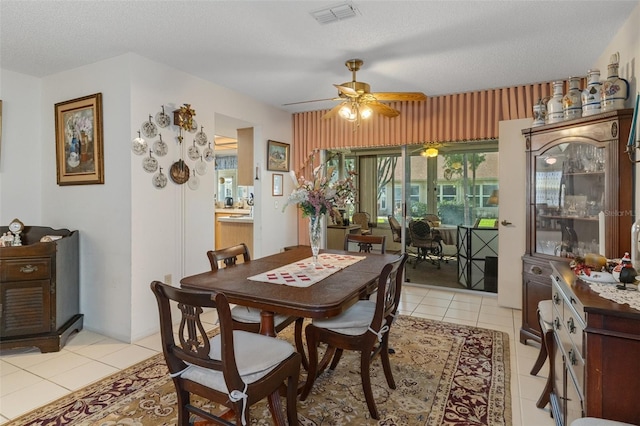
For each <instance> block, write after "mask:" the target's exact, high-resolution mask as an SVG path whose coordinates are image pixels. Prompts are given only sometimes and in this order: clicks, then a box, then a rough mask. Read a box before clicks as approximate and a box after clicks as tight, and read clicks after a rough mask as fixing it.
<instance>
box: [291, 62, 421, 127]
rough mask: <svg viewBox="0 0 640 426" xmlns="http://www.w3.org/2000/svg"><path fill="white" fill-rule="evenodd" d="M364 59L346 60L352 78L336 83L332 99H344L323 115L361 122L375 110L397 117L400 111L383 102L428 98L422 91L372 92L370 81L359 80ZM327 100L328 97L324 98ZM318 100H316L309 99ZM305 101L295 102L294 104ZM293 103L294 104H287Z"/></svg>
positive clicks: (386, 115) (324, 116)
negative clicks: (335, 95) (358, 72)
mask: <svg viewBox="0 0 640 426" xmlns="http://www.w3.org/2000/svg"><path fill="white" fill-rule="evenodd" d="M363 63H364V61H363V60H362V59H349V60H348V61H346V62H345V65H346V67H347V68H348V69H349V71H351V75H352V80H351V81H348V82H345V83H342V84H334V86H335V87H336V88H337V89H338V97H337V98H333V99H331V100H334V101H342V102H341V103H340V104H338V105H336V106H335V107H333V108H332V109H331V110H330V111H329V112H327V113H326V114H325V115H323V116H322V118H323V119H328V118H332V117H335V116H336V115H339V116H340V117H342V118H344V119H346V120H348V121H353V122H357V123H359V121H360V119H366V118H369V117H370V116H371V115H372V114H373V113H374V112H375V113H378V114H381V115H384V116H385V117H397V116H398V115H399V114H400V112H399V111H398V110H396V109H394V108H391V107H390V106H388V105H385V104H383V103H381V102H390V101H424V100H425V99H427V97H426V96H425V94H424V93H420V92H375V93H372V92H371V87H370V86H369V84H368V83H365V82H362V81H357V80H356V72H357V71H358V70H359V69H360V67H361V66H362V64H363ZM322 100H326V99H322ZM307 102H316V101H307ZM297 103H303V102H294V104H297ZM286 105H293V104H286Z"/></svg>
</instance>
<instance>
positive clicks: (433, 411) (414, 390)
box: [7, 316, 511, 426]
mask: <svg viewBox="0 0 640 426" xmlns="http://www.w3.org/2000/svg"><path fill="white" fill-rule="evenodd" d="M292 330H293V328H292V327H290V328H288V329H287V330H285V331H284V332H283V333H281V337H282V338H286V339H289V340H292V338H293V337H292V334H293V331H292ZM390 344H391V346H392V348H393V349H394V351H395V353H394V354H392V355H391V364H392V367H393V375H394V378H395V382H396V389H395V390H392V389H389V388H388V387H387V384H386V381H385V378H384V373H383V371H382V366H381V364H380V362H379V359H378V360H376V361H374V363H373V366H372V368H371V370H372V371H371V381H372V385H373V389H374V396H375V400H376V404H377V406H378V411H379V413H380V420H373V419H371V417H370V415H369V411H368V410H367V405H366V402H365V400H364V394H363V391H362V387H361V382H360V367H359V360H358V357H357V355H356V354H355V353H351V352H347V351H345V353H344V354H343V357H342V359H341V361H340V364H339V365H338V367H337V368H336V369H335V370H334V371H328V372H325V373H323V374H322V375H321V376H320V377H319V378H318V380H316V382H315V384H314V388H313V390H312V393H311V394H310V395H309V397H308V398H307V400H306V401H298V419H299V423H300V424H301V425H304V426H320V425H384V426H392V425H398V426H400V425H403V426H404V425H490V426H499V425H506V426H508V425H511V393H510V388H509V384H510V366H509V338H508V335H506V334H505V333H502V332H500V331H494V330H487V329H481V328H474V327H466V326H462V325H456V324H450V323H445V322H438V321H430V320H425V319H420V318H413V317H406V316H400V317H399V318H398V320H397V321H396V323H395V324H394V325H393V327H392V328H391V339H390ZM198 402H199V404H201V405H202V406H206V407H207V408H209V409H211V410H213V411H215V410H220V409H221V408H222V407H215V406H213V405H211V404H210V403H208V401H204V400H201V401H198ZM175 404H176V396H175V391H174V387H173V382H172V381H171V379H170V378H169V375H168V371H167V369H166V367H165V364H164V358H163V356H162V355H161V354H160V355H156V356H154V357H152V358H150V359H148V360H146V361H143V362H141V363H139V364H137V365H135V366H132V367H130V368H128V369H126V370H123V371H121V372H119V373H117V374H114V375H113V376H110V377H108V378H106V379H104V380H101V381H99V382H97V383H95V384H93V385H90V386H88V387H86V388H84V389H81V390H79V391H77V392H74V393H73V394H71V395H69V396H66V397H64V398H61V399H59V400H58V401H55V402H53V403H51V404H49V405H46V406H44V407H42V408H40V409H38V410H35V411H32V412H31V413H28V414H26V415H24V416H22V417H20V418H18V419H16V420H14V421H12V422H9V423H7V425H11V426H18V425H38V426H47V425H74V426H75V425H83V426H84V425H95V426H108V425H128V426H159V425H175V424H176V423H177V411H176V405H175ZM283 405H284V400H283ZM251 417H252V419H251V424H252V425H270V424H272V419H271V416H270V414H269V411H268V409H267V406H266V401H263V402H261V403H258V404H256V405H254V406H253V407H251ZM199 423H200V422H199Z"/></svg>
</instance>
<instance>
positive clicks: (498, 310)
mask: <svg viewBox="0 0 640 426" xmlns="http://www.w3.org/2000/svg"><path fill="white" fill-rule="evenodd" d="M480 313H481V314H489V315H493V316H496V317H505V318H508V319H509V321H512V320H513V309H511V308H505V307H503V306H489V305H482V307H481V308H480Z"/></svg>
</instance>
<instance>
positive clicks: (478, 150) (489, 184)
mask: <svg viewBox="0 0 640 426" xmlns="http://www.w3.org/2000/svg"><path fill="white" fill-rule="evenodd" d="M433 148H434V147H433V146H425V145H407V146H403V147H394V148H388V147H385V148H371V149H351V150H340V151H330V152H328V155H327V158H328V159H334V160H333V161H334V162H335V164H346V165H349V167H351V168H352V169H353V170H355V171H356V173H357V189H358V196H357V197H356V200H355V203H354V205H353V207H352V212H365V213H366V214H367V215H368V217H370V218H371V219H370V220H371V223H370V229H371V231H372V233H373V234H374V235H385V236H386V237H387V239H386V240H387V251H396V252H407V253H408V254H409V255H410V260H409V263H408V265H407V269H406V276H407V281H410V282H411V283H415V284H429V285H435V286H441V287H449V288H458V289H476V290H478V289H479V290H484V291H491V290H487V289H486V288H484V287H485V286H476V285H475V281H477V277H478V273H481V274H484V273H485V268H484V259H483V262H482V263H483V265H481V268H480V270H479V271H475V280H474V282H470V281H469V280H468V278H469V277H467V276H466V274H467V273H470V272H471V271H468V267H469V266H473V265H471V264H469V265H467V262H466V257H465V255H464V254H463V256H462V258H461V257H460V250H461V248H464V247H465V244H464V241H463V242H462V243H461V242H460V241H459V239H460V232H459V230H460V228H461V227H473V225H474V224H475V223H476V222H478V219H481V218H497V217H498V143H497V141H495V140H490V141H478V142H466V143H465V142H459V143H449V144H439V145H437V149H436V150H437V152H436V153H435V154H434V152H433ZM428 149H432V151H430V152H429V155H426V151H427V150H428ZM390 217H391V218H393V219H395V221H396V223H397V224H399V225H400V230H399V232H398V233H394V232H393V231H392V229H391V226H390V224H389V223H390V220H393V219H390ZM421 220H422V221H426V222H427V223H428V224H429V226H430V228H433V230H432V232H433V231H437V233H438V234H439V235H440V241H438V242H437V246H438V247H437V248H434V247H432V246H431V244H428V245H426V246H425V245H420V244H417V243H413V242H412V240H411V233H410V229H409V228H410V226H409V225H410V224H411V222H412V221H421ZM496 232H497V231H496ZM462 235H464V234H462ZM461 261H462V263H461ZM473 267H474V268H476V266H473ZM472 284H473V285H472ZM474 287H476V288H474Z"/></svg>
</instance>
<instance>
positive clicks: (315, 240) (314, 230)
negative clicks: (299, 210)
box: [309, 214, 322, 266]
mask: <svg viewBox="0 0 640 426" xmlns="http://www.w3.org/2000/svg"><path fill="white" fill-rule="evenodd" d="M321 237H322V215H321V214H318V215H315V216H311V217H310V218H309V243H310V244H311V253H312V254H313V264H314V265H316V266H317V265H318V254H319V253H320V240H321Z"/></svg>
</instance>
